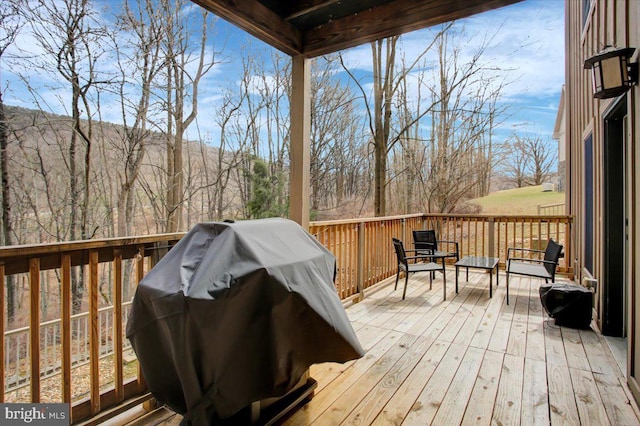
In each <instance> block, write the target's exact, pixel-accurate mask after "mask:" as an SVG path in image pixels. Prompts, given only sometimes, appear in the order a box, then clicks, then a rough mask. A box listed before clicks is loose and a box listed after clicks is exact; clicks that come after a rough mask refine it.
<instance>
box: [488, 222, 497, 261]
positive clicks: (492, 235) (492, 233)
mask: <svg viewBox="0 0 640 426" xmlns="http://www.w3.org/2000/svg"><path fill="white" fill-rule="evenodd" d="M489 256H490V257H500V256H496V222H495V218H493V217H490V218H489Z"/></svg>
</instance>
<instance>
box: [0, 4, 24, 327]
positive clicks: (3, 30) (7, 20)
mask: <svg viewBox="0 0 640 426" xmlns="http://www.w3.org/2000/svg"><path fill="white" fill-rule="evenodd" d="M23 25H24V22H23V20H22V19H21V15H20V4H19V2H17V1H16V0H6V1H3V2H2V4H0V63H1V61H2V59H3V57H4V55H5V52H6V50H7V49H8V48H9V47H10V46H11V45H12V44H13V43H14V42H15V39H16V37H17V35H18V33H19V31H20V29H21V28H22V26H23ZM2 94H3V88H2V87H1V86H0V179H1V182H2V218H1V219H2V229H0V232H1V233H2V241H1V242H0V243H1V244H3V245H5V246H10V245H11V244H13V240H12V233H13V229H12V227H11V195H10V194H11V191H10V187H9V185H10V184H9V127H8V123H7V116H6V114H5V110H4V101H3V98H2ZM6 281H7V321H9V322H10V323H11V322H13V320H14V318H15V281H14V279H13V276H11V275H9V276H7V279H6Z"/></svg>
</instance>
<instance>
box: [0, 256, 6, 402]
mask: <svg viewBox="0 0 640 426" xmlns="http://www.w3.org/2000/svg"><path fill="white" fill-rule="evenodd" d="M4 286H5V284H4V263H3V264H0V289H1V291H0V307H1V308H2V310H0V363H2V364H1V365H2V374H0V403H2V402H4V328H5V324H4V303H5V297H4Z"/></svg>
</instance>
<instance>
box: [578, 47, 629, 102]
mask: <svg viewBox="0 0 640 426" xmlns="http://www.w3.org/2000/svg"><path fill="white" fill-rule="evenodd" d="M635 51H636V49H635V48H633V47H627V48H624V49H611V48H610V49H605V50H604V51H603V52H601V53H599V54H597V55H596V56H593V57H591V58H589V59H587V60H586V61H584V69H591V73H592V77H593V97H594V98H598V99H607V98H615V97H616V96H620V95H622V94H623V93H624V92H626V91H627V90H629V89H630V88H631V86H632V85H633V84H635V83H637V82H638V63H637V62H635V63H629V59H630V58H631V56H632V55H633V53H634V52H635Z"/></svg>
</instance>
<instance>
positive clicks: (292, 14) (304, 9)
mask: <svg viewBox="0 0 640 426" xmlns="http://www.w3.org/2000/svg"><path fill="white" fill-rule="evenodd" d="M339 2H340V0H307V1H300V2H295V3H293V4H291V5H290V10H289V16H287V17H286V18H285V19H286V20H287V21H290V20H292V19H295V18H298V17H300V16H303V15H306V14H307V13H311V12H315V11H316V10H319V9H322V8H324V7H327V6H331V5H332V4H334V3H339Z"/></svg>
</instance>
